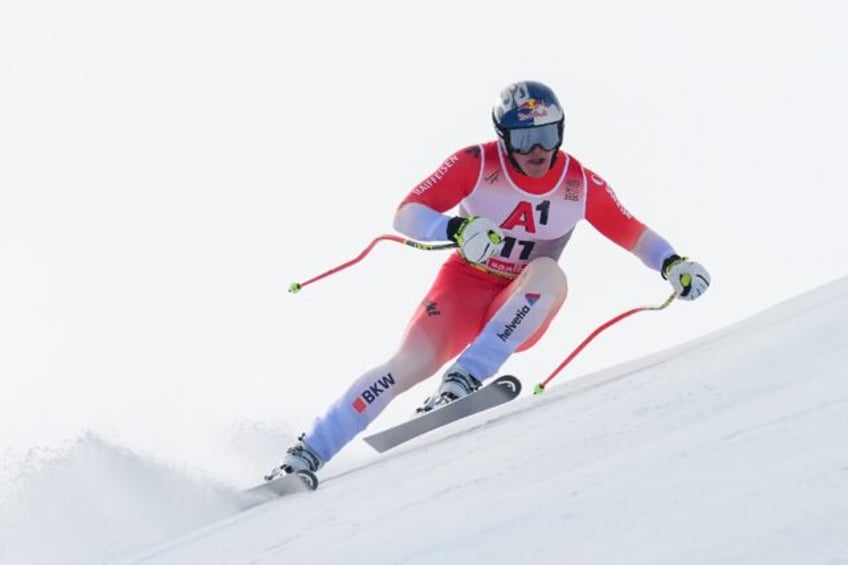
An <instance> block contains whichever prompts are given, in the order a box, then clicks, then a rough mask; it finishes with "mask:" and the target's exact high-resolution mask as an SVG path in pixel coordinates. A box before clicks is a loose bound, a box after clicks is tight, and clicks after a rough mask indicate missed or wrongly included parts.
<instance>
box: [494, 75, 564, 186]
mask: <svg viewBox="0 0 848 565" xmlns="http://www.w3.org/2000/svg"><path fill="white" fill-rule="evenodd" d="M492 120H493V121H494V123H495V130H496V131H497V132H498V138H500V140H501V143H502V144H503V147H504V149H505V150H506V152H507V155H509V156H510V160H512V155H513V153H521V154H525V155H526V154H527V153H530V152H531V151H532V150H533V148H534V147H536V146H537V145H539V146H541V147H542V149H544V150H546V151H551V150H556V149H559V147H560V145H562V140H563V132H564V130H565V113H564V112H563V109H562V104H560V103H559V99H557V97H556V94H554V91H553V90H551V89H550V88H549V87H547V86H545V85H544V84H542V83H541V82H534V81H524V82H515V83H513V84H510V85H509V86H507V87H506V88H504V89H503V90H502V91H501V94H500V96H499V97H498V100H497V102H495V106H494V108H492ZM513 165H515V163H514V162H513ZM551 166H553V163H552V164H551ZM519 170H520V169H519Z"/></svg>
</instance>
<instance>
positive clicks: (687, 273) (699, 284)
mask: <svg viewBox="0 0 848 565" xmlns="http://www.w3.org/2000/svg"><path fill="white" fill-rule="evenodd" d="M662 276H663V278H664V279H668V282H670V283H671V286H672V287H673V288H674V291H675V292H676V293H677V298H680V299H682V300H695V299H696V298H698V297H699V296H701V295H702V294H704V293H705V292H707V289H708V288H710V274H709V273H708V272H707V270H706V269H705V268H704V267H703V266H701V265H700V264H699V263H695V262H694V261H690V260H689V259H688V258H687V257H680V256H678V255H672V256H671V257H669V258H668V259H666V260H665V261H664V262H663V266H662Z"/></svg>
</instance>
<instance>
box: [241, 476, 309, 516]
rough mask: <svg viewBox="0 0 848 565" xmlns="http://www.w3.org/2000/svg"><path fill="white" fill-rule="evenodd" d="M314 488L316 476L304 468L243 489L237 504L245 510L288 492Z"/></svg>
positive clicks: (292, 492) (286, 494) (305, 490)
mask: <svg viewBox="0 0 848 565" xmlns="http://www.w3.org/2000/svg"><path fill="white" fill-rule="evenodd" d="M316 488H318V477H317V476H316V475H315V473H313V472H312V471H305V470H304V471H297V472H296V473H290V474H288V475H281V476H279V477H277V478H275V479H272V480H270V481H266V482H264V483H261V484H259V485H256V486H255V487H251V488H249V489H247V490H246V491H243V492H242V493H241V496H240V497H239V506H240V508H241V510H247V509H248V508H252V507H254V506H258V505H260V504H262V503H265V502H268V501H269V500H274V499H276V498H280V497H282V496H288V495H290V494H297V493H301V492H309V491H313V490H315V489H316Z"/></svg>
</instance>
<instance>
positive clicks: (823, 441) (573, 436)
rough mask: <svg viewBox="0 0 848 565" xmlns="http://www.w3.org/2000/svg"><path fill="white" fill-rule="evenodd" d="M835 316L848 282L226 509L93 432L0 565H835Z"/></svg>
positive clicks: (840, 452)
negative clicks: (283, 492)
mask: <svg viewBox="0 0 848 565" xmlns="http://www.w3.org/2000/svg"><path fill="white" fill-rule="evenodd" d="M846 320H848V277H845V278H843V279H841V280H839V281H836V282H835V283H834V284H830V285H826V286H824V287H822V288H819V289H816V290H815V291H814V292H810V293H807V294H805V295H803V296H800V297H799V298H798V299H795V300H792V301H789V302H787V303H785V304H782V305H780V306H778V307H775V308H772V309H769V310H768V311H766V312H763V313H762V314H760V315H757V316H755V317H752V318H750V319H747V320H745V321H743V322H742V323H739V324H735V325H733V326H731V327H728V328H726V329H723V330H720V331H718V332H715V333H712V334H709V335H707V336H705V337H704V338H702V339H699V340H696V341H694V342H692V343H688V344H684V345H682V346H680V347H676V348H672V349H670V350H666V351H662V352H659V353H657V354H655V355H652V356H648V357H644V358H641V359H638V360H633V361H630V362H627V363H624V364H621V365H618V366H615V367H611V368H608V369H606V370H603V371H600V372H597V373H593V374H591V375H587V376H584V377H583V378H579V379H572V380H569V381H565V382H563V383H559V384H557V386H552V387H551V388H550V389H549V390H548V392H546V393H545V394H544V395H543V396H540V397H539V396H532V395H524V396H523V397H520V398H518V399H516V400H515V401H513V402H511V403H509V404H507V405H504V406H502V407H498V408H495V409H493V410H491V411H489V412H486V413H483V414H479V415H476V416H473V417H470V418H468V419H466V420H462V421H460V422H457V423H456V424H454V425H451V426H448V427H445V428H442V429H440V430H437V431H435V432H433V433H431V434H428V435H426V436H424V437H421V438H418V439H416V440H413V441H411V442H410V443H408V444H404V445H402V446H399V447H398V448H396V449H394V450H392V451H389V452H387V453H385V454H382V455H378V454H377V453H374V452H370V453H369V455H368V457H367V459H365V460H363V461H362V464H361V465H352V466H345V465H338V464H336V461H335V460H334V461H333V462H332V464H331V465H328V466H327V467H325V468H324V469H323V470H322V472H321V476H322V477H323V480H322V483H321V485H320V486H319V488H318V490H317V491H315V492H313V493H309V494H304V495H303V496H299V495H298V496H292V497H288V498H285V499H281V500H277V501H271V502H268V503H266V504H264V505H262V506H259V507H256V508H253V509H251V510H248V511H247V512H242V513H238V512H237V510H236V507H237V505H238V502H239V500H240V496H239V493H240V490H239V487H241V488H244V487H245V486H250V483H249V482H246V481H244V480H243V478H244V477H242V479H240V480H241V481H242V483H241V485H238V484H234V483H232V482H230V483H229V484H226V483H220V482H218V481H215V480H210V478H209V477H203V476H198V475H197V474H194V473H187V472H186V469H184V468H180V467H176V468H175V467H173V466H172V465H164V464H162V463H159V462H157V461H154V460H150V459H148V458H143V457H139V456H138V455H137V454H135V453H132V452H128V451H126V450H124V449H122V448H120V447H118V446H115V445H114V444H111V443H109V442H105V441H103V440H102V439H100V438H97V437H94V436H88V437H85V438H83V439H81V440H80V441H79V442H78V443H76V444H75V445H73V446H72V447H71V448H70V449H67V450H66V451H65V452H63V453H61V455H59V456H56V457H54V458H53V459H52V460H50V461H48V462H47V465H46V466H44V467H37V466H31V467H30V468H29V469H26V471H27V472H26V473H25V474H23V476H22V477H21V478H20V481H19V483H18V486H19V488H18V490H17V492H16V493H15V496H12V497H11V498H10V499H9V504H7V505H5V506H4V505H2V504H0V531H2V532H3V536H2V537H0V562H2V563H3V564H4V565H6V564H9V565H18V564H26V565H59V564H61V565H90V564H92V563H103V564H107V563H108V564H110V565H118V564H121V565H172V564H173V565H177V564H178V565H185V564H194V563H210V564H215V565H246V564H252V565H277V564H280V563H313V564H316V565H324V564H338V563H351V562H356V563H369V564H374V565H382V564H398V563H404V564H407V565H413V564H427V565H430V564H434V563H438V564H445V565H449V564H463V565H464V564H468V563H491V564H498V565H500V564H513V563H536V564H539V565H548V564H551V565H553V564H560V563H592V564H595V565H619V564H624V563H626V564H628V565H642V564H645V565H648V564H650V565H660V564H676V563H687V564H692V565H702V564H703V565H714V564H716V563H721V564H728V565H735V564H740V565H742V564H744V565H797V564H799V563H816V564H819V563H821V564H824V563H828V564H833V565H841V564H844V563H846V562H848V537H846V536H845V535H844V534H845V531H846V530H848V505H846V501H848V481H846V480H845V478H846V473H848V443H846V442H845V437H844V431H845V430H846V429H848V410H846V407H848V386H847V385H846V383H848V381H846V380H845V371H844V368H845V366H846V362H848V347H846V344H848V324H846ZM248 435H250V434H248ZM256 437H258V436H256V435H253V438H254V439H255V438H256ZM359 443H361V442H359ZM242 447H246V446H244V445H243V446H242ZM248 451H250V453H249V454H247V452H248ZM232 457H233V453H227V454H221V455H220V457H219V459H218V461H221V462H226V460H227V459H228V458H232ZM243 457H244V458H246V459H249V460H252V461H254V463H256V462H257V461H261V460H262V458H263V457H264V454H263V453H262V452H261V450H259V449H254V450H252V451H251V450H245V455H243ZM0 502H2V500H0Z"/></svg>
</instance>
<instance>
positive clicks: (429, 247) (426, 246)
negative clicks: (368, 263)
mask: <svg viewBox="0 0 848 565" xmlns="http://www.w3.org/2000/svg"><path fill="white" fill-rule="evenodd" d="M381 241H394V242H397V243H402V244H404V245H408V246H409V247H414V248H416V249H421V250H424V251H437V250H440V249H451V248H454V247H457V244H456V243H422V242H420V241H414V240H412V239H404V238H402V237H400V236H397V235H381V236H379V237H375V238H374V240H373V241H371V243H370V244H368V247H366V248H365V249H363V250H362V253H360V254H359V255H357V256H356V257H355V258H353V259H351V260H350V261H348V262H346V263H342V264H341V265H339V266H338V267H333V268H332V269H330V270H329V271H326V272H324V273H321V274H320V275H316V276H314V277H312V278H311V279H309V280H307V281H304V282H293V283H291V285H289V292H291V293H297V292H300V289H302V288H303V287H305V286H306V285H308V284H312V283H314V282H316V281H319V280H321V279H323V278H324V277H329V276H330V275H332V274H335V273H338V272H339V271H341V270H342V269H346V268H348V267H350V266H351V265H355V264H356V263H359V262H360V261H362V259H364V258H365V256H366V255H368V254H369V253H371V250H372V249H374V246H375V245H377V244H378V243H379V242H381Z"/></svg>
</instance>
